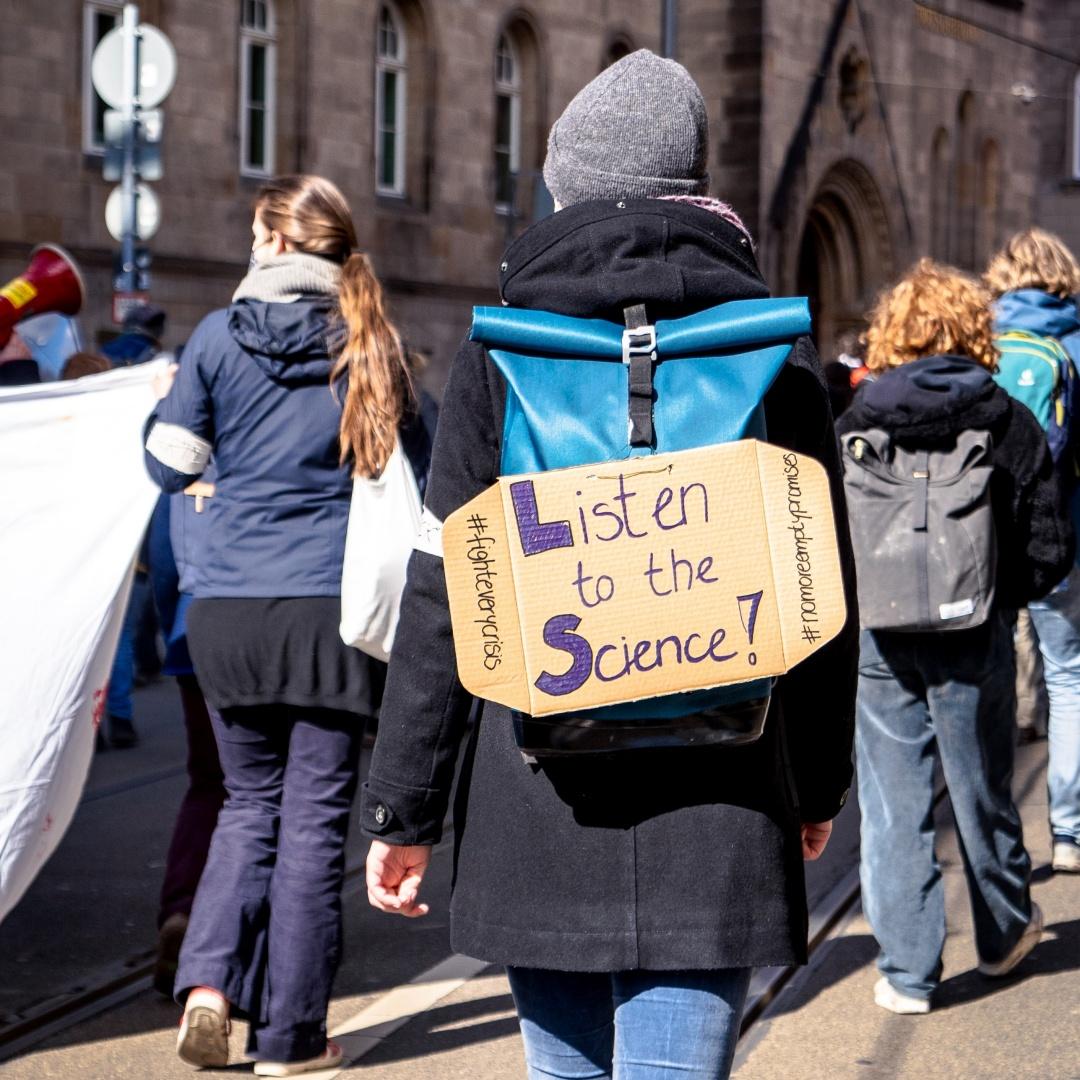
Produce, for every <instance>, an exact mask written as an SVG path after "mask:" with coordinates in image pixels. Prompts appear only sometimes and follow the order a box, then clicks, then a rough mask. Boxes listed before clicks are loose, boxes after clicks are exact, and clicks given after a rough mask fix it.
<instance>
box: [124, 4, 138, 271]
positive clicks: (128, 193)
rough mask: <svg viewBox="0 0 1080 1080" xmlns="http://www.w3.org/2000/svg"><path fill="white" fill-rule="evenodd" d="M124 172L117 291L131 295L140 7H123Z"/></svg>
mask: <svg viewBox="0 0 1080 1080" xmlns="http://www.w3.org/2000/svg"><path fill="white" fill-rule="evenodd" d="M123 26H124V105H123V117H124V171H123V174H122V176H121V190H122V192H123V205H124V228H123V239H122V240H121V241H120V265H121V273H120V279H121V282H120V289H121V291H122V292H134V291H135V289H136V286H137V271H136V267H135V246H136V241H137V232H138V220H139V219H138V214H139V189H138V185H137V184H136V180H137V179H138V177H137V170H136V164H135V155H136V152H137V148H138V138H139V65H140V57H139V45H140V40H139V8H138V5H136V4H125V5H124V23H123Z"/></svg>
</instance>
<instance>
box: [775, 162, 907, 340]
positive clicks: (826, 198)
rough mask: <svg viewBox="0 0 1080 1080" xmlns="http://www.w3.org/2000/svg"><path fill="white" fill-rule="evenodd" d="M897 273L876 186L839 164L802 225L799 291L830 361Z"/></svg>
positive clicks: (859, 170)
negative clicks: (838, 344) (806, 304)
mask: <svg viewBox="0 0 1080 1080" xmlns="http://www.w3.org/2000/svg"><path fill="white" fill-rule="evenodd" d="M894 272H895V267H894V260H893V245H892V239H891V236H890V231H889V221H888V214H887V212H886V210H885V204H884V202H883V201H882V198H881V194H880V192H879V190H878V186H877V184H876V183H875V182H874V179H873V177H872V176H871V175H870V173H869V171H868V170H867V169H866V168H865V167H864V166H863V165H861V164H859V163H858V162H856V161H851V160H848V161H841V162H839V163H838V164H836V165H834V166H833V167H832V168H831V169H829V171H828V172H827V173H826V175H825V177H824V179H823V180H822V181H821V183H820V184H819V185H818V188H817V191H816V193H815V195H814V198H813V199H812V200H811V203H810V209H809V210H808V211H807V214H806V221H805V224H804V225H803V232H802V239H801V240H800V243H799V260H798V267H797V270H796V274H797V278H796V281H797V287H798V291H799V292H800V293H801V294H802V295H804V296H808V297H809V298H810V310H811V313H812V315H813V317H814V336H815V337H816V339H817V342H818V347H819V348H820V349H821V352H822V357H823V359H825V360H830V359H832V358H833V357H834V355H835V353H836V344H837V340H838V339H839V338H840V337H841V335H843V334H844V333H845V332H849V331H852V330H860V329H862V327H863V326H864V325H865V319H866V314H867V311H868V310H869V308H870V305H871V304H872V303H873V300H874V297H875V295H876V294H877V292H878V290H880V289H881V288H882V287H883V286H885V285H887V284H888V283H889V281H891V279H892V277H893V274H894Z"/></svg>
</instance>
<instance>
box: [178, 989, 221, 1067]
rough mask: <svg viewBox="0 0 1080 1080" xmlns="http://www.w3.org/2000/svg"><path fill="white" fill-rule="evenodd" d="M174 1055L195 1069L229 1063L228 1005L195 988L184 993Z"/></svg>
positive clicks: (214, 992) (214, 996)
mask: <svg viewBox="0 0 1080 1080" xmlns="http://www.w3.org/2000/svg"><path fill="white" fill-rule="evenodd" d="M176 1052H177V1054H179V1056H180V1060H181V1061H184V1062H186V1063H187V1064H188V1065H194V1066H195V1068H197V1069H223V1068H225V1066H226V1065H228V1064H229V1003H228V1002H227V1001H226V1000H225V999H224V998H223V997H222V996H221V995H220V994H219V993H217V992H216V991H213V990H208V989H206V988H204V987H201V986H199V987H196V988H195V989H194V990H192V991H191V993H190V994H188V998H187V1002H186V1004H185V1006H184V1018H183V1020H182V1021H181V1022H180V1034H179V1035H177V1037H176Z"/></svg>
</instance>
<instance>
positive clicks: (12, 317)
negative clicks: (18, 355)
mask: <svg viewBox="0 0 1080 1080" xmlns="http://www.w3.org/2000/svg"><path fill="white" fill-rule="evenodd" d="M85 295H86V290H85V288H84V287H83V281H82V275H81V274H80V273H79V268H78V267H77V266H76V265H75V260H74V259H73V258H72V257H71V256H70V255H69V254H68V253H67V252H66V251H65V250H64V249H63V248H62V247H57V246H56V245H55V244H39V245H38V246H37V247H36V248H34V250H33V251H31V252H30V265H29V266H27V268H26V269H25V270H24V271H23V272H22V273H21V274H20V275H19V276H18V277H17V278H12V279H11V281H9V282H8V283H7V284H6V285H5V286H4V287H3V288H2V289H0V349H2V348H3V347H4V346H5V345H6V344H7V343H8V339H9V338H10V337H11V331H12V330H13V329H14V328H15V325H16V324H17V323H19V322H21V321H22V320H23V319H29V318H30V317H31V316H32V315H43V314H44V313H45V312H47V311H53V312H56V313H57V314H59V315H77V314H78V313H79V309H80V308H81V307H82V305H83V297H84V296H85Z"/></svg>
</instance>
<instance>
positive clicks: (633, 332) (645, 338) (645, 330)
mask: <svg viewBox="0 0 1080 1080" xmlns="http://www.w3.org/2000/svg"><path fill="white" fill-rule="evenodd" d="M635 356H647V357H648V358H649V359H650V360H655V359H656V327H655V326H635V327H632V328H631V327H627V329H625V330H624V331H623V334H622V359H623V363H624V364H629V363H630V361H631V360H632V359H633V358H634V357H635Z"/></svg>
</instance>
